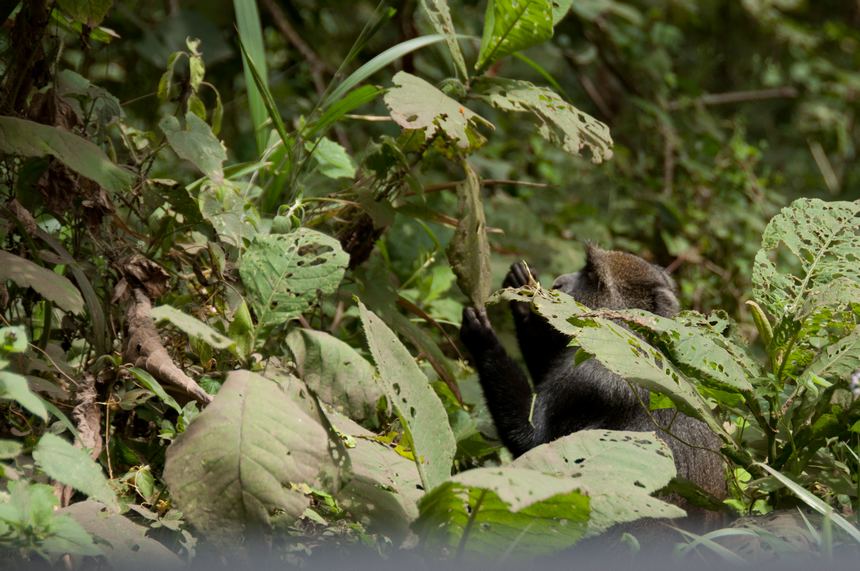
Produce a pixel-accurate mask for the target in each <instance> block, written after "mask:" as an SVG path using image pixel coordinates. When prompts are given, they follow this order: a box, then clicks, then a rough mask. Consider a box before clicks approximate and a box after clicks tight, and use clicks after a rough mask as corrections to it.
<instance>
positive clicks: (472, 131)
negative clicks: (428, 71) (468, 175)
mask: <svg viewBox="0 0 860 571" xmlns="http://www.w3.org/2000/svg"><path fill="white" fill-rule="evenodd" d="M392 81H393V82H394V87H392V88H391V89H390V90H389V91H388V93H386V94H385V98H384V99H385V105H386V106H387V107H388V109H389V111H391V118H392V119H394V121H395V123H397V124H398V125H400V126H401V127H403V128H404V129H424V134H425V135H426V136H427V138H430V137H432V136H433V135H435V134H441V135H444V136H445V137H447V138H448V139H450V140H452V141H453V142H454V143H455V144H456V145H457V146H458V147H459V148H460V149H463V150H469V149H475V148H477V147H480V146H481V145H483V144H484V143H485V142H486V139H485V138H484V136H483V135H481V133H480V132H478V125H484V126H487V127H489V128H490V129H492V128H493V124H492V123H490V122H489V121H487V120H486V119H484V118H483V117H481V116H480V115H478V114H477V113H475V112H474V111H472V110H471V109H468V108H466V107H464V106H463V105H461V104H460V103H459V102H458V101H455V100H454V99H451V98H450V97H448V96H447V95H445V94H444V93H442V92H441V91H439V90H438V89H436V88H435V87H433V86H432V85H430V84H429V83H427V82H426V81H424V80H423V79H421V78H420V77H415V76H414V75H412V74H409V73H406V72H405V71H399V72H397V74H396V75H395V76H394V78H393V80H392Z"/></svg>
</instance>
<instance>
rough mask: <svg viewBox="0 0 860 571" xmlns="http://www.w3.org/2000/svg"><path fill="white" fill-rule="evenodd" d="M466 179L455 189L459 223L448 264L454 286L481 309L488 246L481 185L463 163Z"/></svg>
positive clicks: (487, 292)
mask: <svg viewBox="0 0 860 571" xmlns="http://www.w3.org/2000/svg"><path fill="white" fill-rule="evenodd" d="M463 167H464V168H465V170H466V180H464V181H463V182H462V183H461V184H459V185H458V186H457V194H458V195H459V197H460V213H461V214H460V220H459V222H458V223H457V230H456V231H455V232H454V237H453V238H451V243H450V245H449V246H448V261H449V262H451V269H452V270H453V271H454V273H455V274H456V275H457V284H458V285H459V286H460V289H461V290H462V291H463V293H465V294H466V295H467V296H468V297H469V299H470V301H471V302H472V304H473V305H474V306H475V307H483V305H484V302H486V301H487V297H488V296H489V295H490V289H491V284H490V281H491V280H492V277H493V276H492V273H491V271H490V243H489V241H488V240H487V220H486V217H485V216H484V206H483V204H482V203H481V182H480V181H479V180H478V175H477V173H475V170H474V169H473V168H472V167H471V166H470V165H469V163H467V162H465V161H463Z"/></svg>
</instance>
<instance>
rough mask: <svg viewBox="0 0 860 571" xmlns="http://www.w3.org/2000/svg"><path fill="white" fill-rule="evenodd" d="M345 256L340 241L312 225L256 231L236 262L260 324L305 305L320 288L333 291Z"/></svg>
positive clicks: (284, 317)
mask: <svg viewBox="0 0 860 571" xmlns="http://www.w3.org/2000/svg"><path fill="white" fill-rule="evenodd" d="M348 261H349V256H348V255H347V254H346V253H345V252H344V251H343V249H342V248H341V247H340V243H339V242H338V241H337V240H335V239H334V238H332V237H330V236H326V235H325V234H323V233H321V232H317V231H316V230H310V229H308V228H299V229H298V230H296V231H295V232H291V233H289V234H272V235H258V236H257V237H256V238H254V241H253V242H251V245H250V246H249V247H248V250H247V251H246V252H245V255H244V257H243V258H242V261H241V263H240V264H239V274H240V275H241V277H242V282H243V283H244V284H245V287H246V288H247V289H248V294H249V296H248V297H249V298H250V301H251V306H252V307H253V308H254V311H255V313H256V314H257V322H258V323H259V324H260V325H261V326H271V325H278V324H281V323H286V322H287V321H289V320H291V319H295V318H296V317H298V316H299V315H301V314H302V313H303V312H304V311H305V310H307V309H308V308H309V307H310V306H311V305H312V304H313V303H314V302H315V301H316V299H317V296H318V295H319V294H327V293H332V292H333V291H335V290H336V289H337V287H338V285H339V284H340V280H341V279H342V278H343V274H344V271H345V269H346V266H347V262H348Z"/></svg>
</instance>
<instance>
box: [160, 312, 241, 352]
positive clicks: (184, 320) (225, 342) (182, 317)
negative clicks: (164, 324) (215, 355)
mask: <svg viewBox="0 0 860 571" xmlns="http://www.w3.org/2000/svg"><path fill="white" fill-rule="evenodd" d="M151 315H152V318H153V319H155V320H156V321H168V322H170V323H171V324H173V325H174V326H176V327H177V328H178V329H180V330H181V331H182V332H183V333H185V334H186V335H188V336H189V337H191V338H192V339H199V340H200V341H203V342H204V343H206V344H207V345H209V346H210V347H213V348H215V349H229V348H230V347H232V346H233V345H234V344H235V342H234V341H233V340H232V339H230V338H229V337H227V336H226V335H223V334H221V333H218V332H217V331H215V330H214V329H213V328H212V327H210V326H209V325H207V324H205V323H203V322H202V321H200V320H199V319H197V318H196V317H193V316H191V315H188V314H187V313H185V312H183V311H179V310H178V309H176V308H175V307H173V306H171V305H160V306H158V307H154V308H152V312H151Z"/></svg>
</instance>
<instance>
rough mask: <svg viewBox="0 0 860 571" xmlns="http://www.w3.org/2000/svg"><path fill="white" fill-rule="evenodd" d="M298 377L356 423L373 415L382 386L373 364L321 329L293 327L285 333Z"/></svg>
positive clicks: (322, 398)
mask: <svg viewBox="0 0 860 571" xmlns="http://www.w3.org/2000/svg"><path fill="white" fill-rule="evenodd" d="M287 346H288V347H289V349H290V352H291V353H292V355H293V360H294V361H295V363H296V368H297V369H298V372H299V376H301V378H302V380H303V381H304V382H305V384H306V385H307V386H308V387H309V388H310V389H311V390H313V391H314V392H315V393H316V394H317V396H318V397H319V398H320V400H322V401H323V402H325V403H327V404H329V405H330V406H332V407H334V408H335V409H336V410H337V411H338V412H341V413H343V414H345V415H347V416H348V417H350V418H352V419H355V420H357V421H359V422H361V421H363V420H366V419H368V418H372V417H373V416H374V415H375V414H376V403H377V401H379V398H380V397H381V396H382V387H381V386H380V385H379V382H378V381H377V380H376V379H375V378H374V375H375V371H374V369H373V366H372V365H371V364H370V363H368V362H367V361H366V360H365V359H364V358H363V357H362V356H361V355H359V354H358V353H357V352H356V350H355V349H353V348H352V347H350V346H349V345H347V344H346V343H344V342H343V341H341V340H340V339H338V338H337V337H334V336H332V335H329V334H328V333H325V332H324V331H315V330H313V329H296V330H293V331H291V332H290V334H289V335H288V336H287Z"/></svg>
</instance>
